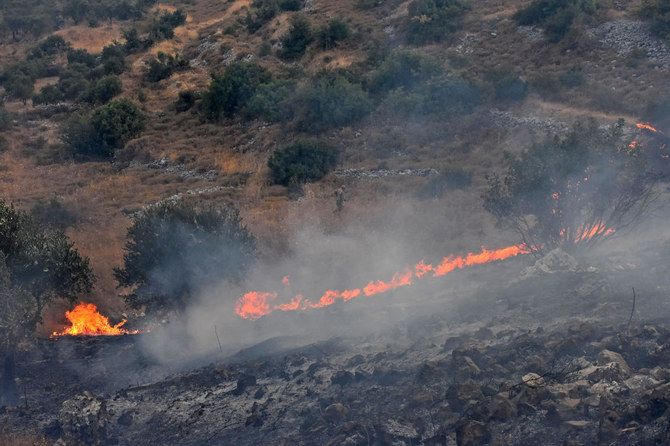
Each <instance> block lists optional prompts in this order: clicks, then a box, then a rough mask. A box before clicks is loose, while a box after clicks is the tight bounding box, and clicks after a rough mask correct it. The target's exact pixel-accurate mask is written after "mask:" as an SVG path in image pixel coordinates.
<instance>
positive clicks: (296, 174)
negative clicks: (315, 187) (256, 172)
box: [268, 140, 338, 186]
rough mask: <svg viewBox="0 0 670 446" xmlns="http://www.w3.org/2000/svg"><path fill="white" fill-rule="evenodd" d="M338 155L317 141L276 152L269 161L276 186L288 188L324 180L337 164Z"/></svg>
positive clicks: (298, 143)
mask: <svg viewBox="0 0 670 446" xmlns="http://www.w3.org/2000/svg"><path fill="white" fill-rule="evenodd" d="M337 158H338V153H337V151H335V150H334V149H332V148H330V147H328V146H325V145H323V144H321V143H319V142H317V141H313V140H307V141H296V142H294V143H293V144H290V145H288V146H285V147H283V148H281V149H278V150H276V151H275V152H274V153H273V154H272V156H271V157H270V159H269V160H268V167H270V174H271V178H272V182H273V183H274V184H281V185H282V186H288V185H289V183H291V182H298V183H304V182H307V181H317V180H320V179H321V178H323V177H324V176H325V175H326V174H327V173H328V172H330V170H331V169H332V168H333V167H335V165H336V164H337Z"/></svg>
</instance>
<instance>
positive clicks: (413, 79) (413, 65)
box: [368, 51, 443, 94]
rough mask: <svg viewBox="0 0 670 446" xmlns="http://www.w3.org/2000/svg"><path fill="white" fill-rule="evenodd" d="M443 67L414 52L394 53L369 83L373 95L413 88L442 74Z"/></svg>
mask: <svg viewBox="0 0 670 446" xmlns="http://www.w3.org/2000/svg"><path fill="white" fill-rule="evenodd" d="M442 72H443V70H442V67H441V66H440V65H439V64H438V63H436V62H435V61H434V60H431V59H429V58H427V57H426V56H423V55H422V54H420V53H417V52H414V51H398V52H394V53H392V54H391V55H390V56H389V57H388V58H386V60H385V61H384V62H383V63H382V64H381V66H380V67H379V69H378V70H377V71H376V72H375V73H374V75H373V76H372V79H371V80H370V83H369V86H368V88H369V90H370V91H371V92H372V93H380V94H383V93H387V92H389V91H390V90H393V89H395V88H398V87H403V88H405V89H409V88H412V87H414V86H416V85H418V84H421V83H425V82H426V81H428V79H430V78H431V77H433V76H435V75H438V74H441V73H442Z"/></svg>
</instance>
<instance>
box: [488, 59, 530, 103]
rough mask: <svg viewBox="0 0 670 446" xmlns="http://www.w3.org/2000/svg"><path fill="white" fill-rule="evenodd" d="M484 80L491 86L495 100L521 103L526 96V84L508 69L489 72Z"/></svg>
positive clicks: (496, 69) (495, 69)
mask: <svg viewBox="0 0 670 446" xmlns="http://www.w3.org/2000/svg"><path fill="white" fill-rule="evenodd" d="M485 78H486V80H487V81H488V82H490V83H491V85H492V86H493V89H494V95H495V98H496V100H499V101H522V100H523V99H525V98H526V96H527V95H528V84H526V82H525V81H523V80H521V78H519V76H517V75H516V74H515V73H514V70H513V69H512V68H510V67H499V68H494V69H492V70H489V72H488V73H486V76H485Z"/></svg>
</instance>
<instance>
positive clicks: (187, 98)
mask: <svg viewBox="0 0 670 446" xmlns="http://www.w3.org/2000/svg"><path fill="white" fill-rule="evenodd" d="M198 99H200V92H199V91H196V90H183V91H180V92H179V96H178V97H177V101H176V102H175V104H174V108H175V110H176V112H177V113H183V112H185V111H188V110H190V109H191V107H193V106H194V105H195V101H197V100H198Z"/></svg>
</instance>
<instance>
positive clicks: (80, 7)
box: [63, 0, 91, 25]
mask: <svg viewBox="0 0 670 446" xmlns="http://www.w3.org/2000/svg"><path fill="white" fill-rule="evenodd" d="M90 10H91V6H90V5H89V2H88V1H87V0H65V2H64V3H63V16H64V17H71V18H72V20H74V24H75V25H77V24H79V22H81V21H82V20H84V19H86V17H87V16H88V15H89V12H90Z"/></svg>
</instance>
